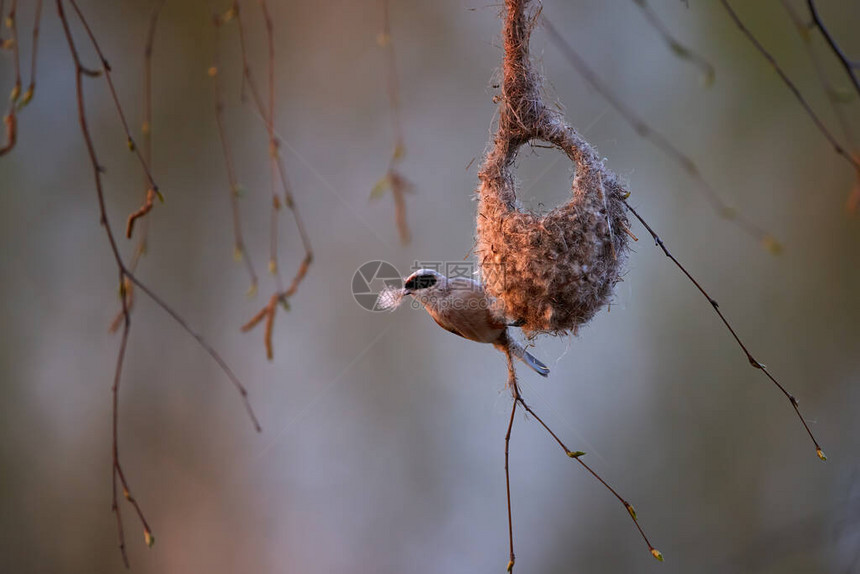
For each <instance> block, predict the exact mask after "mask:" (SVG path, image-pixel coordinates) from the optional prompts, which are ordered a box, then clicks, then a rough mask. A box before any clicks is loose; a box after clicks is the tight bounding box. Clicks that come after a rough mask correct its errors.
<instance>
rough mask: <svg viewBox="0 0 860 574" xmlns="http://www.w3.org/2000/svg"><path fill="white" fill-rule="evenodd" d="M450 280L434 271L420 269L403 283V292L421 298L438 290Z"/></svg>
mask: <svg viewBox="0 0 860 574" xmlns="http://www.w3.org/2000/svg"><path fill="white" fill-rule="evenodd" d="M447 281H448V278H447V277H445V276H444V275H442V274H441V273H439V272H438V271H434V270H432V269H419V270H418V271H416V272H415V273H413V274H412V275H410V276H409V277H407V278H406V281H405V282H404V283H403V290H404V292H405V293H406V294H407V295H412V296H421V295H424V294H427V293H430V292H433V291H436V290H437V289H439V288H441V287H442V286H444V285H445V284H446V282H447Z"/></svg>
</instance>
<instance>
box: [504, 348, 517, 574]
mask: <svg viewBox="0 0 860 574" xmlns="http://www.w3.org/2000/svg"><path fill="white" fill-rule="evenodd" d="M505 358H506V359H507V362H508V388H509V389H510V391H511V395H512V396H513V399H514V400H513V403H512V404H511V418H510V420H508V430H507V432H506V433H505V490H506V493H507V500H508V545H509V546H508V547H509V548H510V559H509V560H508V567H507V571H508V572H513V571H514V563H515V562H516V556H515V555H514V519H513V513H512V510H511V471H510V464H509V463H510V460H509V459H510V448H511V431H512V430H513V428H514V417H515V416H516V414H517V405H519V403H520V389H519V386H518V385H517V372H516V369H515V368H514V358H513V355H512V353H511V350H510V348H509V347H505Z"/></svg>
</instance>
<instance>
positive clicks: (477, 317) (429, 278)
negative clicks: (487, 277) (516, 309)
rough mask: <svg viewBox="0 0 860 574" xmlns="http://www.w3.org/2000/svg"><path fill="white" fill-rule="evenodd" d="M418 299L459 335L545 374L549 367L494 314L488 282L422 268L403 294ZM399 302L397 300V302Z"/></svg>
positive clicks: (416, 272)
mask: <svg viewBox="0 0 860 574" xmlns="http://www.w3.org/2000/svg"><path fill="white" fill-rule="evenodd" d="M399 295H400V296H401V297H402V296H403V295H409V296H411V297H412V298H413V299H415V300H416V301H418V302H419V303H420V304H421V306H422V307H424V309H425V310H426V311H427V313H428V314H429V315H430V317H432V318H433V320H434V321H436V323H437V324H438V325H439V326H440V327H442V328H443V329H445V330H446V331H450V332H451V333H454V334H455V335H459V336H460V337H463V338H464V339H469V340H470V341H477V342H478V343H491V344H492V345H493V346H494V347H495V348H497V349H499V350H500V351H502V352H505V350H506V349H510V351H511V354H512V355H513V356H515V357H516V358H518V359H519V360H521V361H522V362H523V363H525V364H526V365H528V366H529V367H530V368H531V369H532V370H533V371H534V372H536V373H537V374H539V375H540V376H542V377H546V376H547V375H549V367H547V366H546V365H544V364H543V363H542V362H540V361H539V360H538V359H537V358H535V356H534V355H532V354H531V353H529V352H528V351H526V350H525V348H523V346H522V345H521V344H520V343H518V342H517V341H516V340H514V338H513V337H512V336H511V335H510V334H509V332H508V327H515V326H517V325H516V324H515V323H510V324H509V323H506V322H504V321H503V320H500V319H499V318H498V317H496V316H495V315H494V314H493V311H492V306H493V300H492V298H491V297H490V296H488V295H487V292H486V291H485V290H484V286H483V285H482V284H481V283H480V282H478V281H475V280H473V279H470V278H468V277H452V278H448V277H446V276H445V275H442V274H441V273H439V272H438V271H435V270H433V269H419V270H418V271H415V272H414V273H412V275H410V276H409V277H407V278H406V280H405V282H404V283H403V288H402V290H401V292H400V294H399ZM395 305H396V304H395Z"/></svg>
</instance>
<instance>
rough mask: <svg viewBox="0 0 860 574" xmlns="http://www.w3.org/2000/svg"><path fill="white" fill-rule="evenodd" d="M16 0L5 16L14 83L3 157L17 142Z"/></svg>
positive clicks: (18, 63) (18, 61)
mask: <svg viewBox="0 0 860 574" xmlns="http://www.w3.org/2000/svg"><path fill="white" fill-rule="evenodd" d="M17 4H18V3H17V0H12V3H11V5H10V7H9V14H8V15H7V16H6V18H5V25H6V27H7V28H9V31H10V33H11V34H12V36H11V38H9V39H8V40H5V41H4V42H3V46H4V47H7V46H8V47H9V49H11V50H12V62H13V64H12V65H13V70H14V74H15V83H14V84H13V85H12V93H11V94H9V112H8V113H7V114H6V115H5V116H4V117H3V123H4V124H5V126H6V143H5V144H3V146H2V147H0V157H3V156H4V155H6V154H7V153H9V152H10V151H12V150H13V149H14V148H15V144H16V143H17V142H18V118H17V116H16V111H17V103H18V98H19V97H20V95H21V59H20V50H19V46H18V23H17V21H16V20H17V17H16V14H15V12H16V9H17ZM2 16H3V11H2V10H0V17H2Z"/></svg>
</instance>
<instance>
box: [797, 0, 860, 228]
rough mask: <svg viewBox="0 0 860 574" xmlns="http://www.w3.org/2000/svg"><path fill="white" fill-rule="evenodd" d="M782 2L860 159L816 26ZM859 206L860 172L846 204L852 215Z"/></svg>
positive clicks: (853, 149)
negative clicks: (813, 34)
mask: <svg viewBox="0 0 860 574" xmlns="http://www.w3.org/2000/svg"><path fill="white" fill-rule="evenodd" d="M781 2H782V6H783V8H785V11H786V12H788V15H789V17H790V18H791V21H792V22H794V26H795V28H797V31H798V34H799V35H800V38H801V40H802V41H803V46H804V47H805V48H806V51H807V52H808V53H809V57H810V59H811V60H812V66H813V68H814V69H815V75H816V76H817V77H818V81H819V83H820V84H821V86H822V88H824V92H825V94H826V95H827V100H828V101H829V102H830V107H831V108H832V109H833V114H834V115H835V116H836V120H837V122H838V123H839V127H840V128H841V130H842V136H843V137H844V138H845V142H846V145H847V146H848V148H849V153H851V155H852V156H854V158H855V159H857V158H860V147H858V145H857V140H856V139H855V137H854V133H853V131H852V129H851V124H850V123H849V121H848V118H847V116H846V114H845V110H844V105H845V102H844V101H843V99H842V98H840V97H839V95H838V93H837V91H836V88H835V87H834V86H833V84H832V83H831V81H830V79H828V77H827V73H826V72H825V70H824V64H823V62H822V61H821V57H820V56H819V55H818V53H817V52H816V50H815V47H814V46H813V45H812V41H811V38H810V33H809V32H810V26H814V25H815V24H814V23H812V24H810V23H809V22H805V21H804V20H803V18H801V16H800V15H799V14H798V13H797V11H796V10H795V9H794V8H793V7H792V5H791V3H790V2H789V1H788V0H781ZM858 206H860V171H858V172H856V174H855V178H854V188H853V189H852V191H851V193H850V194H849V195H848V201H847V202H846V208H847V209H848V211H849V212H851V213H853V212H855V211H856V210H857V208H858Z"/></svg>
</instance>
